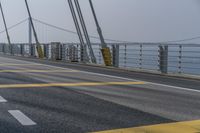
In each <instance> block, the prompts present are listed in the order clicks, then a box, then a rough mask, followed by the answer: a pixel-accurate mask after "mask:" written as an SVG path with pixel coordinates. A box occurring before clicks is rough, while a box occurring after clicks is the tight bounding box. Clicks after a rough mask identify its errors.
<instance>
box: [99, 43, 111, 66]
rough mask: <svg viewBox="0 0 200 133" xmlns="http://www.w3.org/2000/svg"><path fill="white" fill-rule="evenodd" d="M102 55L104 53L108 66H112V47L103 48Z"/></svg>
mask: <svg viewBox="0 0 200 133" xmlns="http://www.w3.org/2000/svg"><path fill="white" fill-rule="evenodd" d="M101 52H102V55H103V59H104V63H105V65H106V66H112V55H111V52H110V48H108V47H107V48H102V49H101Z"/></svg>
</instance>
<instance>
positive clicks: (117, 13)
mask: <svg viewBox="0 0 200 133" xmlns="http://www.w3.org/2000/svg"><path fill="white" fill-rule="evenodd" d="M1 1H2V5H3V8H4V12H5V15H6V19H7V23H8V26H11V25H13V24H16V23H17V22H19V21H21V20H23V19H26V18H27V12H26V8H25V3H24V0H1ZM28 1H29V5H30V9H31V12H32V16H33V17H34V18H37V19H40V20H42V21H45V22H48V23H50V24H54V25H57V26H59V27H63V28H67V29H71V30H74V31H75V28H74V24H73V21H72V17H71V14H70V11H69V7H68V4H67V0H28ZM79 1H80V4H81V7H82V10H83V14H84V17H85V21H86V24H87V27H88V31H89V34H92V35H97V33H96V27H95V24H94V21H93V18H92V15H91V10H90V8H89V3H88V0H79ZM93 3H94V6H95V9H96V12H97V15H98V18H99V21H100V24H101V26H102V30H103V33H104V36H105V37H106V38H111V39H117V40H126V41H132V42H160V41H161V42H162V41H168V40H179V39H184V38H190V37H194V36H200V26H199V24H200V1H199V0H93ZM0 28H1V30H3V29H4V28H3V22H2V21H0ZM36 29H37V31H38V34H39V36H40V41H43V42H45V41H66V42H72V41H77V37H76V36H74V35H70V34H67V33H64V32H60V31H56V30H53V29H50V28H47V27H45V26H42V25H38V24H37V26H36ZM10 34H11V35H10V36H11V38H12V41H13V42H16V41H17V42H26V41H27V24H26V23H24V24H22V25H21V26H19V27H18V28H16V29H14V30H12V31H10ZM0 39H1V40H0V41H1V42H4V41H6V37H5V34H0ZM192 42H194V43H200V39H199V40H194V41H192Z"/></svg>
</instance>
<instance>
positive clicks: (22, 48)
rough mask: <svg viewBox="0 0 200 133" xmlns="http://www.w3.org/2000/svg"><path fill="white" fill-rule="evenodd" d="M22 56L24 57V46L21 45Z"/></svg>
mask: <svg viewBox="0 0 200 133" xmlns="http://www.w3.org/2000/svg"><path fill="white" fill-rule="evenodd" d="M20 54H21V56H24V44H20Z"/></svg>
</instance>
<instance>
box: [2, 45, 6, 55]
mask: <svg viewBox="0 0 200 133" xmlns="http://www.w3.org/2000/svg"><path fill="white" fill-rule="evenodd" d="M2 46H3V47H2V51H3V53H4V54H5V53H6V45H5V44H2Z"/></svg>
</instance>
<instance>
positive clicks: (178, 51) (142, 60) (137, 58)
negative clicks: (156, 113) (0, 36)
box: [0, 43, 200, 75]
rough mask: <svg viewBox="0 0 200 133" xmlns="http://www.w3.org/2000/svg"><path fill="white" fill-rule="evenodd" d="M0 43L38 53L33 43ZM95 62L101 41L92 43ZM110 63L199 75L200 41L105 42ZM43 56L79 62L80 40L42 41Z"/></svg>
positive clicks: (5, 48) (21, 52) (1, 48)
mask: <svg viewBox="0 0 200 133" xmlns="http://www.w3.org/2000/svg"><path fill="white" fill-rule="evenodd" d="M11 46H12V47H11V50H10V49H9V45H8V44H0V52H2V53H4V54H12V55H16V56H25V57H30V56H32V57H37V56H38V55H37V53H36V50H35V49H36V45H34V44H33V45H29V44H12V45H11ZM92 46H93V50H94V53H95V56H96V59H97V63H98V64H103V57H102V53H101V51H100V50H101V46H100V44H92ZM108 46H109V48H110V49H111V51H112V53H111V54H112V57H113V60H112V61H113V65H114V66H115V67H120V68H126V69H138V70H140V71H142V70H151V71H157V72H161V73H176V74H193V75H200V45H195V44H182V45H181V44H166V45H164V44H156V43H155V44H154V43H132V44H108ZM42 48H43V50H44V53H45V58H46V59H52V60H62V61H71V62H81V60H82V59H81V58H82V57H84V56H82V53H81V50H80V44H75V43H71V44H70V43H68V44H64V43H63V44H61V43H50V44H43V45H42Z"/></svg>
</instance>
